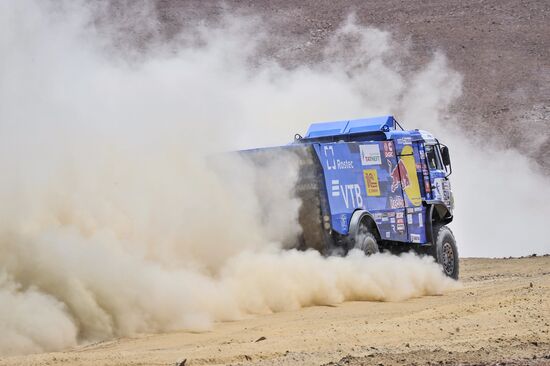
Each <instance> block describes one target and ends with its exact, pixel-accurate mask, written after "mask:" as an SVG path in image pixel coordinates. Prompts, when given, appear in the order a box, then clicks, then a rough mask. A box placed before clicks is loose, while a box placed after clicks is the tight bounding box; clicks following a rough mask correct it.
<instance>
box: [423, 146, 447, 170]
mask: <svg viewBox="0 0 550 366" xmlns="http://www.w3.org/2000/svg"><path fill="white" fill-rule="evenodd" d="M435 149H436V147H435V146H434V145H426V160H428V166H429V167H430V170H443V166H442V165H441V162H440V160H439V156H438V154H437V153H436V151H435Z"/></svg>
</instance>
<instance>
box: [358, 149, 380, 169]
mask: <svg viewBox="0 0 550 366" xmlns="http://www.w3.org/2000/svg"><path fill="white" fill-rule="evenodd" d="M359 151H360V153H361V164H363V165H380V164H381V163H382V158H381V157H380V147H379V146H378V144H370V145H359Z"/></svg>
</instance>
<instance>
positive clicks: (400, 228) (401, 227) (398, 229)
mask: <svg viewBox="0 0 550 366" xmlns="http://www.w3.org/2000/svg"><path fill="white" fill-rule="evenodd" d="M397 231H405V224H397Z"/></svg>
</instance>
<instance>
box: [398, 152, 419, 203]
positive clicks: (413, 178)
mask: <svg viewBox="0 0 550 366" xmlns="http://www.w3.org/2000/svg"><path fill="white" fill-rule="evenodd" d="M401 155H405V156H401V157H400V159H401V161H402V162H403V164H404V165H405V168H406V169H407V177H403V176H402V177H401V186H402V187H403V189H404V190H405V194H406V195H407V197H408V198H409V201H411V203H412V204H413V205H414V206H420V205H421V204H422V197H420V186H419V185H418V177H417V175H416V162H415V161H414V155H413V148H412V146H410V145H407V146H405V147H404V148H403V150H401Z"/></svg>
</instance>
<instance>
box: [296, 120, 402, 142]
mask: <svg viewBox="0 0 550 366" xmlns="http://www.w3.org/2000/svg"><path fill="white" fill-rule="evenodd" d="M395 125H396V124H395V119H394V118H393V116H380V117H370V118H361V119H352V120H344V121H334V122H316V123H312V124H311V125H310V126H309V128H308V130H307V133H306V135H305V136H304V137H305V138H306V139H310V138H319V137H327V136H342V135H350V134H356V133H369V132H381V131H389V130H390V129H392V130H395Z"/></svg>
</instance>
